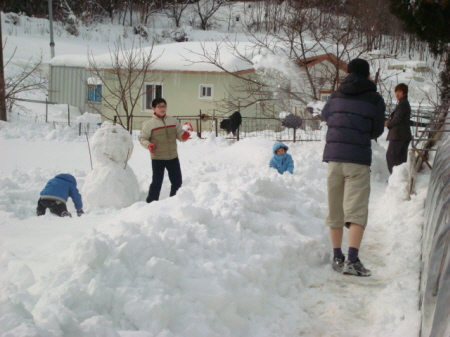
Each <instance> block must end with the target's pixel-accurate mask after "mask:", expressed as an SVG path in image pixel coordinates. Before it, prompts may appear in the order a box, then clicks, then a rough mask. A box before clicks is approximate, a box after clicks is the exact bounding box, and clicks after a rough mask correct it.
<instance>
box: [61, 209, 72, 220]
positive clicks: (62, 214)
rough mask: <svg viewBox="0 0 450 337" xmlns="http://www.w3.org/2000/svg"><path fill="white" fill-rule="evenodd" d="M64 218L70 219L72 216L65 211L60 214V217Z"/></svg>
mask: <svg viewBox="0 0 450 337" xmlns="http://www.w3.org/2000/svg"><path fill="white" fill-rule="evenodd" d="M65 216H68V217H69V218H71V217H72V214H70V213H69V212H67V211H64V212H62V213H61V217H65Z"/></svg>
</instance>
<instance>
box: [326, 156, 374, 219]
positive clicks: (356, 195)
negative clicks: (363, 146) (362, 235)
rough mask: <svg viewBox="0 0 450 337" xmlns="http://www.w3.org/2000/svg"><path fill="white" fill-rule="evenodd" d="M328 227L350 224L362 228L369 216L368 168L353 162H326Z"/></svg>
mask: <svg viewBox="0 0 450 337" xmlns="http://www.w3.org/2000/svg"><path fill="white" fill-rule="evenodd" d="M327 185H328V215H327V219H326V222H325V224H326V225H327V226H329V227H344V225H345V226H347V227H348V226H349V224H350V223H355V224H358V225H361V226H364V227H365V226H366V224H367V217H368V215H369V196H370V167H369V166H366V165H360V164H353V163H340V162H331V161H330V162H329V163H328V176H327Z"/></svg>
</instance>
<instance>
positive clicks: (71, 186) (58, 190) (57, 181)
mask: <svg viewBox="0 0 450 337" xmlns="http://www.w3.org/2000/svg"><path fill="white" fill-rule="evenodd" d="M40 194H41V198H43V199H55V200H60V201H64V202H67V199H69V197H71V198H72V201H73V203H74V205H75V208H76V209H77V210H80V209H82V208H83V202H82V200H81V194H80V192H79V191H78V188H77V180H76V179H75V177H74V176H73V175H71V174H68V173H61V174H58V175H57V176H56V177H55V178H52V179H50V180H49V181H48V182H47V185H45V187H44V189H43V190H42V191H41V193H40Z"/></svg>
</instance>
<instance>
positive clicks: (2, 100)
mask: <svg viewBox="0 0 450 337" xmlns="http://www.w3.org/2000/svg"><path fill="white" fill-rule="evenodd" d="M1 15H2V14H1V12H0V121H5V122H6V120H7V118H6V86H5V72H4V69H3V38H2V17H1Z"/></svg>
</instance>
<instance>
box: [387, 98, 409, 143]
mask: <svg viewBox="0 0 450 337" xmlns="http://www.w3.org/2000/svg"><path fill="white" fill-rule="evenodd" d="M387 128H388V129H389V133H388V135H387V140H404V141H408V140H411V139H412V135H411V106H410V105H409V102H408V98H407V97H403V98H401V99H400V100H399V101H398V104H397V106H396V107H395V109H394V111H392V112H391V116H390V120H389V123H388V125H387Z"/></svg>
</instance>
